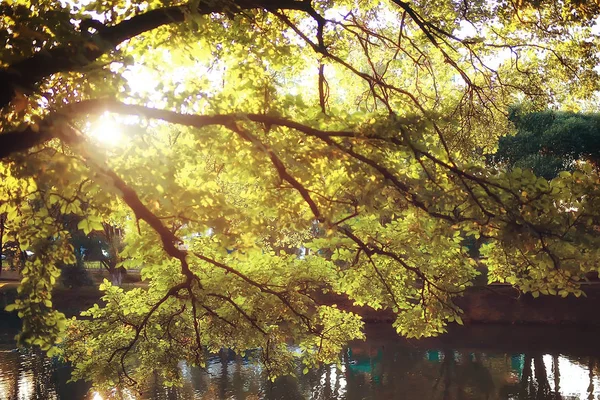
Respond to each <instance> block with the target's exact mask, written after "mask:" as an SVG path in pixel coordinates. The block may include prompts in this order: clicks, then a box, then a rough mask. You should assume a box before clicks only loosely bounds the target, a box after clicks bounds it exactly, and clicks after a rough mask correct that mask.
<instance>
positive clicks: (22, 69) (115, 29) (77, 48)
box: [0, 0, 310, 108]
mask: <svg viewBox="0 0 600 400" xmlns="http://www.w3.org/2000/svg"><path fill="white" fill-rule="evenodd" d="M308 8H310V3H309V2H307V1H304V0H302V1H298V0H229V1H212V0H200V1H199V2H190V3H188V4H186V5H182V6H174V7H166V8H160V9H156V10H151V11H148V12H145V13H143V14H139V15H136V16H135V17H132V18H130V19H127V20H125V21H122V22H120V23H118V24H116V25H113V26H107V27H104V28H101V29H99V30H98V31H97V32H96V33H94V34H93V35H91V36H90V38H89V40H88V41H86V40H81V41H79V42H77V43H73V42H71V43H66V44H63V45H61V46H58V47H55V48H52V49H44V50H42V51H40V52H38V53H36V54H35V55H33V56H31V57H29V58H26V59H24V60H21V61H19V62H16V63H14V64H12V65H10V66H9V67H8V68H6V69H3V70H0V108H3V107H5V106H7V105H8V104H9V103H10V102H11V100H12V99H13V97H14V96H15V89H17V88H22V89H25V90H30V89H32V88H33V87H34V86H35V85H36V84H38V83H39V82H41V81H42V80H43V79H44V78H47V77H49V76H51V75H53V74H56V73H59V72H68V71H73V70H76V69H78V68H81V67H83V66H85V65H88V64H90V63H92V62H94V61H95V60H96V59H98V58H99V57H100V56H102V55H103V54H106V53H108V52H110V51H111V50H113V49H114V48H115V47H116V46H117V45H119V44H120V43H123V42H125V41H126V40H129V39H131V38H133V37H135V36H138V35H140V34H142V33H144V32H148V31H151V30H153V29H156V28H158V27H160V26H163V25H169V24H172V23H179V22H183V21H184V20H185V19H186V16H189V15H192V14H200V15H207V14H212V13H223V12H228V13H231V12H236V11H240V10H248V9H266V10H277V9H286V10H302V11H306V10H307V9H308ZM89 43H93V44H94V45H93V46H90V45H89Z"/></svg>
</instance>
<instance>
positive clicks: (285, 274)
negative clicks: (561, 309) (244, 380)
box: [0, 0, 600, 387]
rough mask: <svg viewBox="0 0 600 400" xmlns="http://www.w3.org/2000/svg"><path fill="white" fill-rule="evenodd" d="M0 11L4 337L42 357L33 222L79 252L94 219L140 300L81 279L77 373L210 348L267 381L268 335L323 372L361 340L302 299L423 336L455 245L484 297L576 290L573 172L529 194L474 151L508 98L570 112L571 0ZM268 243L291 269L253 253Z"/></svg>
mask: <svg viewBox="0 0 600 400" xmlns="http://www.w3.org/2000/svg"><path fill="white" fill-rule="evenodd" d="M26 3H27V4H26ZM2 7H4V9H3V10H4V13H3V17H2V20H1V22H0V23H1V24H2V27H3V28H5V29H4V32H5V33H3V36H2V40H4V44H5V46H4V49H5V50H4V53H3V57H2V60H7V61H3V62H4V63H5V65H3V67H4V69H3V70H2V71H1V72H0V77H1V78H3V79H1V80H0V82H1V83H2V84H1V85H0V106H3V109H2V114H1V120H0V129H1V130H2V133H1V134H0V158H1V159H2V164H0V167H1V169H0V174H1V175H2V178H3V179H2V180H1V181H0V189H1V193H2V195H3V199H6V202H5V203H2V205H1V206H0V207H1V208H0V212H7V213H9V215H10V216H11V218H12V216H14V219H11V221H13V222H12V223H13V227H12V228H11V232H12V234H13V235H15V237H16V238H17V239H18V241H19V243H20V246H21V247H22V248H23V249H32V252H33V254H34V256H33V257H32V258H31V259H28V260H27V262H26V265H25V268H24V270H23V274H24V278H23V281H22V283H21V287H20V293H21V298H20V299H19V300H17V302H16V303H15V304H14V305H11V306H9V309H14V310H17V311H18V312H19V314H20V315H21V316H22V317H23V319H24V321H25V322H24V330H23V334H22V336H21V339H22V341H24V342H25V343H33V344H37V345H40V346H41V347H42V348H44V349H49V351H50V353H51V354H53V353H55V352H56V351H58V350H56V348H53V347H51V346H52V345H53V344H55V343H56V341H57V340H61V338H62V336H61V335H62V333H63V331H64V328H65V325H66V321H65V319H64V316H62V315H61V314H60V313H57V312H56V311H53V310H52V302H51V289H52V285H53V284H54V282H55V280H56V276H57V274H58V269H57V265H59V264H60V263H65V262H66V263H69V262H74V256H73V248H72V245H71V243H70V241H69V237H70V234H69V232H68V230H66V229H64V226H63V225H61V224H60V223H59V221H57V218H56V216H55V215H54V214H52V213H51V212H50V211H51V210H55V209H59V210H60V213H61V214H63V215H69V214H72V215H74V216H78V217H79V218H81V220H80V222H79V223H78V227H79V228H80V229H81V230H82V231H83V232H84V234H86V235H87V234H89V233H90V232H94V231H100V230H102V229H103V226H102V221H108V220H115V221H118V222H119V226H122V227H123V233H124V236H123V243H124V247H123V251H122V252H121V256H122V257H124V258H125V261H124V263H125V264H126V265H128V264H135V265H137V266H141V274H142V277H143V278H145V279H147V280H148V282H149V284H148V288H147V289H141V288H138V289H134V290H131V291H127V292H125V291H123V290H121V289H119V288H117V287H114V286H112V285H110V284H109V283H108V282H106V283H105V284H103V286H102V288H103V290H104V291H105V293H106V294H105V297H104V306H102V307H99V306H96V307H94V308H92V309H91V310H89V311H87V313H86V314H85V315H86V316H88V317H91V318H89V319H86V320H80V321H73V322H71V323H69V327H68V335H67V339H66V340H67V343H66V346H65V348H66V349H67V353H66V355H65V356H66V357H68V359H69V360H71V361H73V363H74V364H75V365H76V369H75V377H76V378H79V377H85V378H88V379H90V378H93V379H94V380H95V383H96V385H98V386H106V387H111V386H114V385H118V386H125V385H136V384H137V383H138V382H141V381H142V380H144V379H146V378H148V377H149V376H154V374H155V373H156V374H157V375H156V376H158V377H159V378H160V379H162V380H163V381H164V383H165V384H174V383H177V382H178V379H179V375H178V374H179V372H178V371H179V369H178V365H179V362H180V361H181V360H187V361H189V362H190V363H193V364H196V365H202V364H203V363H204V356H205V354H206V353H205V350H210V351H215V350H218V349H220V348H222V347H227V348H231V349H233V350H234V351H236V352H243V351H245V350H246V349H249V348H256V347H261V348H262V349H263V352H262V353H261V362H262V363H263V364H264V366H265V367H266V371H267V372H268V374H269V376H270V377H272V378H274V377H275V376H277V375H281V374H286V373H292V372H293V371H294V370H295V366H294V357H295V355H294V354H291V353H290V352H289V350H288V346H287V345H288V343H290V342H294V343H296V344H298V345H299V347H300V349H301V354H300V356H299V357H300V358H301V360H302V362H303V363H304V364H305V366H306V368H310V367H313V366H316V365H318V364H319V363H321V362H332V361H334V360H336V359H337V358H338V356H339V352H340V350H341V348H342V346H343V345H344V344H345V343H346V342H347V341H348V340H351V339H355V338H360V337H362V332H361V327H362V322H361V321H360V318H359V317H358V316H357V315H355V314H353V313H350V312H347V311H344V310H340V309H339V308H337V307H335V306H331V305H324V304H322V303H321V302H320V301H319V297H318V294H319V293H320V292H322V291H323V290H325V291H334V292H336V293H340V294H343V295H346V296H348V297H349V298H350V299H352V300H353V301H354V302H355V303H357V304H359V305H368V306H371V307H375V308H389V309H391V310H393V311H394V312H395V313H396V315H397V319H396V321H395V322H394V326H395V328H396V329H397V331H398V332H399V333H401V334H403V335H406V336H416V337H419V336H424V335H435V334H439V333H441V332H444V330H445V326H446V324H447V323H448V322H452V321H458V322H459V323H460V322H461V319H460V314H461V312H460V310H459V309H458V308H457V307H456V306H455V305H454V303H453V298H455V297H456V296H460V295H461V294H462V293H463V292H464V290H466V288H468V287H469V286H470V285H471V284H472V280H473V279H474V277H475V276H476V275H477V274H478V271H477V268H476V267H477V266H476V264H475V262H474V261H473V260H472V259H471V258H470V257H469V252H468V249H467V248H465V247H464V246H463V243H464V238H469V237H474V238H479V237H485V238H486V245H485V246H483V247H482V249H481V253H482V255H483V257H484V258H483V260H484V262H485V263H486V265H487V266H488V268H489V276H490V279H491V280H498V281H505V282H509V283H511V284H513V285H515V286H516V287H518V288H519V289H521V290H523V291H527V292H532V294H533V295H534V296H539V295H540V293H543V294H561V295H563V296H566V295H568V294H575V295H581V293H582V292H581V288H580V286H579V283H578V281H579V279H581V278H582V277H583V276H585V274H586V273H587V272H588V271H591V270H597V269H598V268H600V266H599V260H600V257H599V255H600V254H598V252H599V251H600V250H599V249H600V246H599V244H600V243H599V239H598V235H597V232H596V231H595V225H594V224H595V223H596V221H598V216H599V214H600V210H599V208H598V207H599V206H600V198H599V197H600V192H599V191H598V187H599V186H598V183H599V177H598V175H597V173H595V172H594V171H593V170H591V169H590V168H584V169H583V171H578V172H575V173H573V174H569V173H566V174H561V175H560V176H559V177H557V178H556V179H555V180H553V181H552V182H548V181H547V180H546V179H543V178H538V177H537V176H535V175H534V174H533V173H531V172H530V171H525V172H524V171H522V170H518V169H514V170H512V171H508V172H504V171H497V170H496V169H494V168H490V167H489V166H487V165H486V164H485V163H484V160H483V157H482V155H483V153H486V152H488V151H490V150H491V149H493V148H495V147H496V144H497V138H498V137H499V136H500V135H501V134H504V133H506V132H507V131H508V130H509V123H508V121H507V120H506V115H505V110H506V109H507V107H508V105H510V104H513V103H515V102H516V101H517V100H522V101H530V102H532V103H533V104H535V105H544V106H546V105H548V104H550V103H552V104H562V103H567V102H568V103H570V104H571V103H572V104H578V102H579V101H584V100H586V99H589V98H591V96H592V95H593V92H594V91H595V90H596V89H597V88H598V82H599V80H598V76H597V73H596V72H595V70H594V67H595V66H596V65H597V56H596V55H597V54H598V52H597V40H596V38H595V36H593V34H592V31H591V28H592V25H593V23H594V22H593V21H594V20H595V18H596V16H597V11H598V10H597V9H596V8H595V7H592V6H586V5H582V4H580V2H564V3H560V4H557V3H555V2H550V1H548V2H546V1H536V2H526V1H524V2H519V3H518V4H515V3H514V2H502V1H500V2H494V3H490V2H488V1H460V2H453V1H448V2H444V3H439V2H420V3H414V4H413V3H407V2H403V1H399V0H395V1H394V0H392V1H390V2H374V1H373V2H361V3H360V4H356V3H355V2H350V1H344V0H339V1H335V2H321V1H313V2H310V1H306V0H304V1H296V0H282V1H272V0H262V1H261V0H257V1H246V0H233V1H225V2H213V1H209V2H203V1H200V2H197V1H196V2H190V3H181V2H167V3H165V2H162V3H160V4H159V3H152V4H147V3H146V2H136V1H132V2H120V1H112V2H108V3H105V2H103V1H96V2H91V3H89V4H87V5H80V6H78V8H75V7H73V6H70V5H69V6H68V7H63V6H62V5H61V4H60V3H58V2H54V1H40V2H38V3H37V4H36V5H34V6H33V7H32V6H30V4H29V3H28V2H25V1H24V2H23V4H21V3H20V2H15V3H14V4H11V5H5V4H3V5H2ZM90 17H93V18H94V20H91V19H90ZM469 27H472V29H471V28H469ZM115 116H119V117H120V121H121V127H120V128H121V129H122V130H123V131H124V132H126V134H124V135H123V138H122V139H121V140H120V141H117V140H116V136H115V135H112V134H114V133H115V132H114V131H115V129H116V128H115V127H113V128H104V129H103V131H101V132H99V133H98V132H96V134H95V135H94V134H92V132H93V131H94V129H93V126H91V125H93V122H97V120H98V119H102V120H106V119H109V118H114V117H115ZM98 122H99V121H98ZM109 137H112V138H113V139H114V140H112V146H111V145H110V144H109V143H106V142H105V143H104V144H102V141H101V139H103V138H104V139H106V138H109ZM317 233H318V234H317ZM290 243H299V244H302V245H303V246H304V247H306V248H309V249H311V250H312V251H311V255H310V256H308V257H305V258H304V259H300V258H298V257H296V255H292V254H288V252H286V251H276V250H281V248H285V247H286V245H288V244H290ZM232 249H235V251H231V250H232ZM157 365H160V366H161V369H160V370H159V371H156V369H157Z"/></svg>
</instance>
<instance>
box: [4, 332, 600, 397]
mask: <svg viewBox="0 0 600 400" xmlns="http://www.w3.org/2000/svg"><path fill="white" fill-rule="evenodd" d="M0 326H1V325H0ZM13 333H14V332H12V331H10V332H9V331H7V330H3V329H2V328H0V343H2V344H0V400H5V399H6V400H9V399H10V400H13V399H14V400H29V399H75V400H76V399H91V400H100V399H106V398H108V397H109V396H108V394H107V393H96V392H93V391H91V390H90V389H89V384H86V383H82V382H77V383H69V384H67V383H66V381H67V380H68V378H69V367H68V366H66V365H62V364H60V363H59V362H58V361H56V360H48V359H45V358H44V357H43V356H42V355H40V354H38V353H36V352H34V351H31V350H29V351H28V350H16V349H14V345H12V344H11V341H10V339H9V338H10V336H11V335H12V334H13ZM367 334H368V336H369V339H368V340H367V341H366V342H358V343H354V344H352V345H351V346H350V347H349V348H348V349H347V351H345V352H344V353H343V355H342V363H341V367H340V368H338V367H336V366H323V367H321V368H319V369H318V370H313V371H310V372H309V373H308V374H306V375H302V373H301V370H300V368H299V370H298V378H294V377H283V378H280V379H278V380H277V381H276V382H275V383H270V382H269V381H268V380H266V379H265V377H264V374H263V372H262V371H261V368H260V367H259V366H257V365H255V364H253V363H251V362H249V361H248V360H246V359H244V358H242V357H239V356H236V355H235V354H232V353H229V352H226V351H223V352H221V353H220V354H218V355H215V356H213V357H212V358H211V359H210V362H209V363H208V367H207V368H206V370H205V371H202V370H199V369H196V368H190V367H189V366H187V365H185V364H183V363H182V364H181V371H182V374H183V376H184V378H185V384H184V386H183V387H182V388H178V389H166V388H162V387H159V386H157V385H154V384H152V383H149V387H148V389H147V391H146V392H145V393H144V394H143V396H139V395H134V394H133V393H121V395H122V396H123V397H124V398H131V399H137V398H143V399H248V400H250V399H252V400H254V399H285V400H291V399H348V400H350V399H378V400H384V399H440V400H441V399H456V400H460V399H490V400H491V399H553V400H555V399H600V330H597V329H596V330H594V329H582V328H579V329H576V328H548V327H529V328H526V327H493V326H492V327H490V326H485V327H481V326H480V327H471V328H459V329H453V330H452V331H451V332H450V334H448V335H445V336H443V337H441V338H436V339H428V340H426V341H414V340H413V341H407V340H403V339H399V338H398V337H397V336H395V335H393V333H391V332H390V331H389V328H386V327H382V326H380V327H371V328H369V330H368V332H367Z"/></svg>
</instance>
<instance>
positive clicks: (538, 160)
mask: <svg viewBox="0 0 600 400" xmlns="http://www.w3.org/2000/svg"><path fill="white" fill-rule="evenodd" d="M509 119H510V121H511V122H512V123H513V124H514V125H515V128H516V130H517V132H516V134H515V135H514V136H505V137H502V138H500V141H499V143H498V151H497V152H496V154H495V155H494V156H493V159H494V161H496V162H499V163H502V164H506V165H508V166H512V167H519V168H531V169H532V170H533V172H534V173H535V174H536V175H538V176H543V177H544V178H546V179H552V178H554V177H556V176H557V175H558V173H559V172H560V171H573V170H575V169H577V163H578V162H587V163H590V164H591V165H592V166H593V167H594V168H596V169H597V168H598V166H599V165H600V164H599V163H600V116H599V115H598V114H582V113H575V112H565V111H562V112H561V111H551V110H547V111H537V112H529V113H528V112H527V111H526V110H523V109H521V108H520V107H516V108H513V109H512V110H511V113H510V115H509Z"/></svg>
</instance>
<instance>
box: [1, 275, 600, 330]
mask: <svg viewBox="0 0 600 400" xmlns="http://www.w3.org/2000/svg"><path fill="white" fill-rule="evenodd" d="M17 285H18V283H17V282H15V281H13V282H6V281H4V282H0V310H3V309H4V306H6V305H7V304H10V303H12V302H13V301H14V299H15V297H16V295H17V293H16V287H17ZM140 285H143V283H133V284H132V283H129V284H125V285H124V286H125V287H126V288H127V287H129V286H131V287H139V286H140ZM585 293H586V296H582V297H579V298H577V297H574V296H568V297H566V298H562V297H559V296H544V295H541V296H539V297H538V298H533V297H532V296H531V295H529V294H519V292H518V291H517V290H516V289H514V288H512V287H510V286H504V285H491V286H478V287H473V288H470V289H469V290H468V291H466V292H465V295H464V296H463V297H461V298H458V299H457V300H456V304H457V305H458V306H459V307H460V308H461V309H462V310H463V312H464V314H463V315H462V320H463V322H464V323H465V324H535V325H575V326H593V327H600V313H598V312H597V308H598V306H599V305H600V285H599V284H591V285H587V287H586V288H585ZM101 296H102V292H101V291H100V290H98V288H97V287H96V286H80V287H74V288H65V287H57V288H56V289H55V290H54V293H53V303H54V305H55V307H56V308H57V309H58V310H60V311H62V312H64V313H65V314H67V315H68V316H74V315H78V314H79V312H80V311H82V310H85V309H88V308H90V307H92V306H93V305H94V304H95V303H99V302H100V301H101ZM320 300H321V302H322V303H323V304H336V305H337V306H338V307H339V308H341V309H344V310H348V311H353V312H355V313H357V314H359V315H361V316H362V317H363V320H364V321H365V322H368V323H390V322H392V321H394V319H395V315H394V313H393V312H392V311H391V310H374V309H372V308H370V307H359V306H355V305H354V304H353V303H352V301H350V300H349V299H348V298H346V297H344V296H339V295H323V296H320ZM1 313H4V311H0V314H1Z"/></svg>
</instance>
